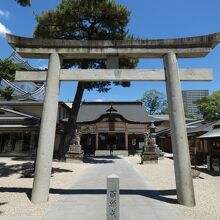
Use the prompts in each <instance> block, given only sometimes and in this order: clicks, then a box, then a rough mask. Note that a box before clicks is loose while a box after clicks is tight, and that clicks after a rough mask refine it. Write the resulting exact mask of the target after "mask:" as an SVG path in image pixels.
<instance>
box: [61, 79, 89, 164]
mask: <svg viewBox="0 0 220 220" xmlns="http://www.w3.org/2000/svg"><path fill="white" fill-rule="evenodd" d="M84 90H85V88H84V85H83V83H82V82H78V85H77V90H76V94H75V98H74V101H73V103H72V109H71V111H70V115H69V119H68V122H67V124H66V125H65V129H64V134H63V137H62V139H61V141H60V145H59V150H58V157H59V159H60V160H65V154H66V153H67V151H68V149H69V145H70V144H71V140H72V139H73V137H74V135H75V132H76V129H77V124H76V120H77V116H78V112H79V108H80V104H81V101H82V97H83V93H84Z"/></svg>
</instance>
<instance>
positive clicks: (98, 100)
mask: <svg viewBox="0 0 220 220" xmlns="http://www.w3.org/2000/svg"><path fill="white" fill-rule="evenodd" d="M95 101H96V102H104V100H103V99H96V100H95Z"/></svg>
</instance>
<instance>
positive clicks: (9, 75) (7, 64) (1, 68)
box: [0, 60, 18, 100]
mask: <svg viewBox="0 0 220 220" xmlns="http://www.w3.org/2000/svg"><path fill="white" fill-rule="evenodd" d="M17 69H18V66H17V65H16V64H14V63H12V62H11V61H9V60H0V81H1V80H2V79H6V80H10V81H13V80H14V78H15V72H16V70H17ZM12 93H13V89H11V88H5V89H2V88H1V89H0V95H1V96H3V97H4V98H5V99H7V100H10V99H11V94H12Z"/></svg>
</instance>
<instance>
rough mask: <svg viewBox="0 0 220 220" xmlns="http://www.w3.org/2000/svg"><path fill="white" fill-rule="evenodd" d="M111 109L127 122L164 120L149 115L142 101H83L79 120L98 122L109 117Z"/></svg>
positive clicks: (139, 122)
mask: <svg viewBox="0 0 220 220" xmlns="http://www.w3.org/2000/svg"><path fill="white" fill-rule="evenodd" d="M110 109H114V111H112V113H111V114H112V115H113V116H116V117H120V118H121V119H122V120H123V121H125V122H127V123H134V124H149V123H151V122H152V121H154V122H162V121H161V120H158V119H157V118H154V117H152V116H149V115H148V114H147V112H146V110H145V108H144V107H143V105H142V103H141V102H83V103H82V105H81V106H80V110H79V114H78V118H77V122H78V123H96V122H98V121H101V120H102V119H103V118H105V117H108V116H109V114H110V112H109V110H110Z"/></svg>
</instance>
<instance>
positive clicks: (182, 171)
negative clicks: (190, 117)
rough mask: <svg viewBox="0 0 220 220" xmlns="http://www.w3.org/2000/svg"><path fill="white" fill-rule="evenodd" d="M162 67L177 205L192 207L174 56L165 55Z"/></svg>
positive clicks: (187, 158) (176, 66)
mask: <svg viewBox="0 0 220 220" xmlns="http://www.w3.org/2000/svg"><path fill="white" fill-rule="evenodd" d="M164 66H165V75H166V88H167V97H168V107H169V117H170V128H171V138H172V150H173V159H174V169H175V178H176V190H177V198H178V203H179V204H182V205H186V206H194V205H195V197H194V189H193V182H192V175H191V163H190V156H189V147H188V139H187V133H186V126H185V116H184V107H183V100H182V94H181V85H180V79H179V69H178V63H177V59H176V54H174V53H173V52H170V53H168V54H166V55H165V56H164Z"/></svg>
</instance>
